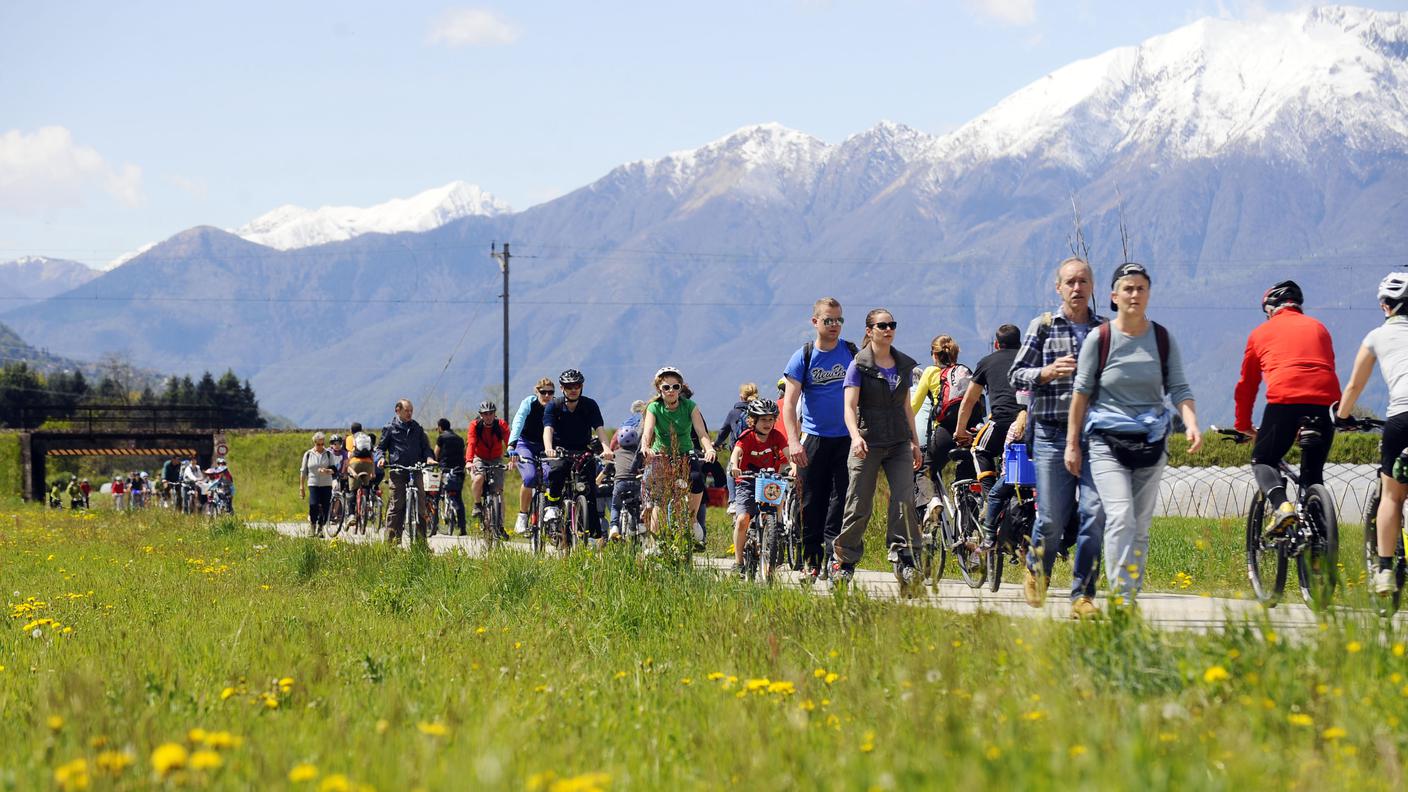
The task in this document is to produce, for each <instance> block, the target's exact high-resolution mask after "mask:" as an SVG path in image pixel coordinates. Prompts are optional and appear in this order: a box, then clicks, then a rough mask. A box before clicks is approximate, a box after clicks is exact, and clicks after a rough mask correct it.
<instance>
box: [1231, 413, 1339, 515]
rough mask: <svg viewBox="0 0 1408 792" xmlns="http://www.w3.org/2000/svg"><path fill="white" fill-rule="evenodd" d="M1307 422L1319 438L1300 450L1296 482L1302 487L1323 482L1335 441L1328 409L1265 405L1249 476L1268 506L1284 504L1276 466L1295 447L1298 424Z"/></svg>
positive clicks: (1279, 473)
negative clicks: (1298, 481)
mask: <svg viewBox="0 0 1408 792" xmlns="http://www.w3.org/2000/svg"><path fill="white" fill-rule="evenodd" d="M1306 419H1310V422H1311V424H1312V425H1313V427H1314V428H1315V429H1317V430H1319V432H1320V439H1319V440H1318V441H1316V442H1315V443H1314V444H1312V445H1311V446H1310V447H1308V448H1302V449H1301V450H1300V483H1301V486H1303V487H1309V486H1310V485H1312V484H1323V483H1325V460H1327V459H1329V458H1330V445H1331V444H1332V443H1333V442H1334V441H1335V426H1334V423H1333V422H1332V421H1331V420H1330V408H1329V407H1324V406H1319V405H1314V404H1268V405H1266V409H1265V411H1263V412H1262V414H1261V426H1258V427H1257V430H1256V444H1255V445H1253V446H1252V475H1253V476H1254V477H1255V478H1256V485H1257V487H1258V488H1259V489H1260V490H1261V492H1262V494H1263V495H1265V496H1266V499H1267V501H1269V502H1270V504H1271V507H1272V508H1275V507H1278V506H1280V505H1281V504H1283V503H1285V502H1286V490H1285V488H1283V487H1282V486H1281V472H1280V471H1279V470H1278V469H1277V465H1279V464H1280V463H1281V459H1282V458H1283V457H1285V456H1286V452H1288V451H1290V450H1291V446H1293V445H1295V442H1296V435H1297V434H1299V432H1300V426H1301V423H1302V421H1304V420H1306Z"/></svg>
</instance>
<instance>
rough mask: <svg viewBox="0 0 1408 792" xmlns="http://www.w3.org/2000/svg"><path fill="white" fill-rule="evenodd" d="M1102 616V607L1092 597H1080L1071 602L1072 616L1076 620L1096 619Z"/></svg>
mask: <svg viewBox="0 0 1408 792" xmlns="http://www.w3.org/2000/svg"><path fill="white" fill-rule="evenodd" d="M1099 616H1100V608H1099V607H1097V606H1096V605H1095V600H1094V599H1091V598H1090V597H1079V598H1077V599H1076V601H1075V602H1072V603H1071V618H1072V619H1076V620H1081V621H1083V620H1085V619H1094V618H1097V617H1099Z"/></svg>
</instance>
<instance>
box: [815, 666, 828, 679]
mask: <svg viewBox="0 0 1408 792" xmlns="http://www.w3.org/2000/svg"><path fill="white" fill-rule="evenodd" d="M812 676H814V677H816V678H817V679H821V678H822V677H824V676H826V669H825V668H818V669H816V670H815V671H813V672H812Z"/></svg>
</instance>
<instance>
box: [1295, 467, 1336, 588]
mask: <svg viewBox="0 0 1408 792" xmlns="http://www.w3.org/2000/svg"><path fill="white" fill-rule="evenodd" d="M1305 517H1306V520H1307V521H1308V522H1309V523H1310V526H1309V527H1310V533H1311V540H1310V545H1309V546H1308V547H1306V548H1305V549H1304V550H1302V551H1301V553H1300V555H1298V556H1296V577H1297V578H1299V581H1300V596H1301V598H1302V599H1304V600H1305V604H1306V605H1309V606H1310V607H1312V608H1315V609H1317V610H1320V609H1324V608H1328V607H1329V606H1330V603H1331V602H1332V601H1333V600H1334V596H1335V584H1336V583H1338V582H1339V576H1340V575H1339V557H1340V526H1339V518H1338V517H1337V516H1336V515H1335V499H1334V496H1332V495H1331V494H1330V490H1328V489H1327V488H1326V487H1325V485H1323V484H1312V485H1311V486H1310V487H1309V488H1308V489H1306V491H1305Z"/></svg>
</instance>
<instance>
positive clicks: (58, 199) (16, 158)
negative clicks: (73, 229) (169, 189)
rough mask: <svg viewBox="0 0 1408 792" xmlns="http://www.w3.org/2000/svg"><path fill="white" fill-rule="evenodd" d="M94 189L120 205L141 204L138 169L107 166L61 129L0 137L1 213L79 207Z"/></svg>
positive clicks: (19, 132)
mask: <svg viewBox="0 0 1408 792" xmlns="http://www.w3.org/2000/svg"><path fill="white" fill-rule="evenodd" d="M95 190H100V191H102V192H106V193H107V194H108V195H110V196H112V197H113V198H114V199H116V200H117V202H118V203H121V204H123V205H124V206H136V205H137V204H139V203H141V202H142V169H141V168H139V167H137V166H136V165H132V164H130V163H129V164H123V165H120V166H116V167H114V166H112V165H109V164H108V163H107V161H105V160H104V159H103V156H102V155H101V154H99V153H98V152H97V150H96V149H94V148H92V147H91V146H80V145H78V144H76V143H74V141H73V133H71V132H69V131H68V130H67V129H65V128H64V127H61V126H47V127H40V128H39V130H37V131H35V132H32V133H25V132H22V131H20V130H18V129H12V130H10V131H8V132H6V133H4V134H0V210H10V211H13V212H15V213H17V214H33V213H36V212H41V211H44V210H46V209H64V208H69V207H74V206H81V205H82V204H83V202H84V199H85V198H86V197H87V195H88V194H89V193H91V192H93V191H95Z"/></svg>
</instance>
